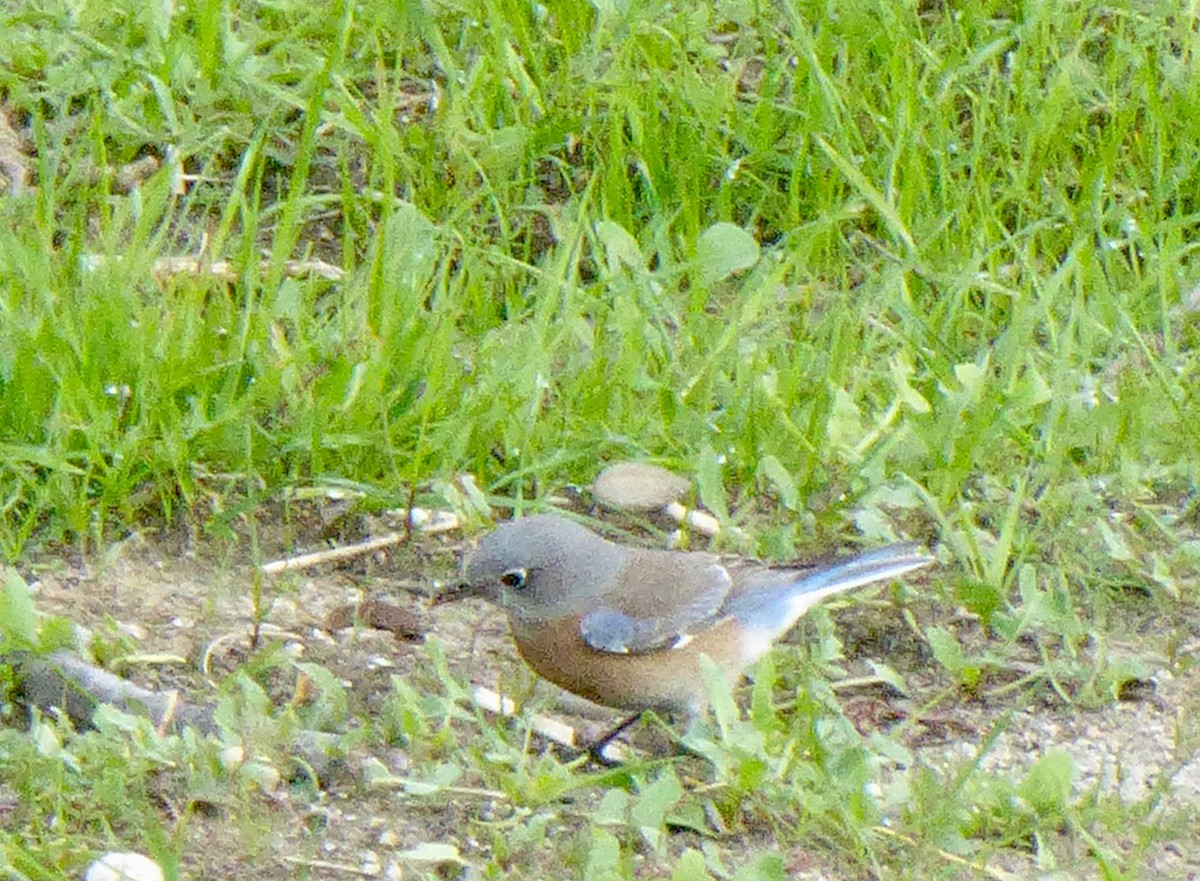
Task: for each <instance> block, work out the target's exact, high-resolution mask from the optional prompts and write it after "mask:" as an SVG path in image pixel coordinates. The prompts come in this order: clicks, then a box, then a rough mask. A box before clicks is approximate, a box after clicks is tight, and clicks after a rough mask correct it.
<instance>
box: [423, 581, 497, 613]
mask: <svg viewBox="0 0 1200 881" xmlns="http://www.w3.org/2000/svg"><path fill="white" fill-rule="evenodd" d="M486 596H487V593H486V588H485V585H483V584H473V583H471V582H470V581H460V582H458V583H457V584H448V585H446V586H445V587H443V588H442V589H441V590H439V591H438V592H437V593H435V594H434V595H433V596H431V597H430V598H429V606H430V608H433V607H434V606H441V605H445V604H446V603H455V602H458V601H459V600H469V599H471V598H472V597H481V598H486Z"/></svg>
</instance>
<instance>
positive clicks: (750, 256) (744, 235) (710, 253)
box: [696, 223, 759, 286]
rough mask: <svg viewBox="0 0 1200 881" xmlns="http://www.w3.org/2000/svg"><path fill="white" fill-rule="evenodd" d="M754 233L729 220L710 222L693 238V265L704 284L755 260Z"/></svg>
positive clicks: (756, 251)
mask: <svg viewBox="0 0 1200 881" xmlns="http://www.w3.org/2000/svg"><path fill="white" fill-rule="evenodd" d="M758 255H759V247H758V242H757V241H755V240H754V236H752V235H750V233H748V232H746V231H745V230H744V229H742V228H741V227H740V226H736V225H734V224H732V223H714V224H713V225H712V226H710V227H709V228H708V229H706V230H705V231H704V232H702V233H700V238H698V239H697V240H696V268H697V270H698V271H699V275H700V283H701V284H702V285H705V286H708V285H711V284H715V283H716V282H718V281H721V280H722V279H725V278H728V277H729V276H731V275H733V274H734V273H735V272H741V271H742V270H743V269H749V268H750V267H752V266H753V265H754V264H755V263H757V262H758Z"/></svg>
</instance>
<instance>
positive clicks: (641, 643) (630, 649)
mask: <svg viewBox="0 0 1200 881" xmlns="http://www.w3.org/2000/svg"><path fill="white" fill-rule="evenodd" d="M579 635H580V636H582V637H583V641H584V642H586V643H587V644H588V645H589V646H590V647H591V648H594V649H596V651H600V652H609V653H611V654H616V655H628V654H632V653H634V652H645V651H650V650H652V649H656V648H663V647H666V646H668V645H669V644H671V643H674V642H675V641H676V640H677V639H678V637H679V634H678V633H669V634H664V633H663V632H662V622H661V621H660V620H659V619H657V618H634V617H632V616H630V615H626V614H624V613H622V612H618V611H615V610H614V609H605V608H599V609H593V610H592V611H590V612H588V613H587V614H586V615H584V616H583V618H582V619H580V621H579Z"/></svg>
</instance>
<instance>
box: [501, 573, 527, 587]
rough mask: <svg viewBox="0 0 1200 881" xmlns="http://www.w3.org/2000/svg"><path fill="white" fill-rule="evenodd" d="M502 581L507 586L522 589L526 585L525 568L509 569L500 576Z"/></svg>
mask: <svg viewBox="0 0 1200 881" xmlns="http://www.w3.org/2000/svg"><path fill="white" fill-rule="evenodd" d="M500 583H501V584H503V585H504V586H505V587H511V588H514V589H520V588H522V587H524V586H525V570H524V569H509V570H508V571H507V572H505V573H504V574H503V575H501V576H500Z"/></svg>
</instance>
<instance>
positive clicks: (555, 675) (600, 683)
mask: <svg viewBox="0 0 1200 881" xmlns="http://www.w3.org/2000/svg"><path fill="white" fill-rule="evenodd" d="M512 623H513V638H514V641H515V642H516V644H517V649H518V651H519V652H520V653H521V657H522V658H524V659H525V662H526V663H527V664H529V666H530V667H532V668H533V670H534V672H536V673H537V674H538V675H539V676H542V677H543V678H545V679H549V680H550V681H551V682H553V683H555V684H556V685H559V686H561V687H562V688H565V689H566V690H567V691H569V692H572V693H573V694H577V695H579V696H580V697H583V698H587V699H588V700H590V701H593V702H595V703H598V704H602V705H604V706H607V707H613V708H615V709H620V710H627V711H631V712H632V711H638V710H658V711H660V712H668V713H681V714H693V713H697V712H699V711H700V710H702V709H703V708H704V707H705V705H707V703H708V688H707V686H706V684H705V681H704V677H703V674H702V672H701V668H700V657H701V655H708V656H709V657H710V658H712V659H713V660H714V661H716V662H717V663H718V664H719V665H720V666H722V667H724V668H725V670H726V674H727V679H728V681H729V684H730V686H732V685H734V684H735V683H736V682H737V680H738V677H739V676H740V675H741V673H742V670H743V669H745V666H746V664H745V661H744V658H745V650H744V648H743V646H742V644H741V642H742V640H741V635H740V633H739V632H738V626H737V623H736V622H735V621H733V620H728V621H723V622H720V623H719V624H717V625H716V626H715V627H712V628H710V629H709V630H706V631H704V632H703V633H699V634H695V635H694V636H692V638H690V639H685V640H682V641H681V642H680V643H679V645H678V646H677V647H674V648H662V649H655V650H653V651H648V652H638V653H628V654H622V653H616V652H605V651H599V650H597V649H594V648H592V647H591V646H589V645H588V644H587V643H586V642H584V640H583V638H582V636H580V631H579V621H578V619H576V618H568V619H566V620H564V621H562V622H555V623H553V624H546V623H539V624H537V625H531V626H528V627H525V626H521V623H519V622H517V621H513V622H512Z"/></svg>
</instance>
